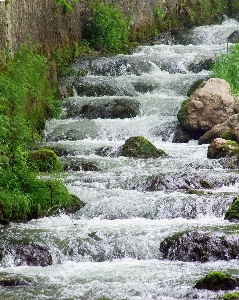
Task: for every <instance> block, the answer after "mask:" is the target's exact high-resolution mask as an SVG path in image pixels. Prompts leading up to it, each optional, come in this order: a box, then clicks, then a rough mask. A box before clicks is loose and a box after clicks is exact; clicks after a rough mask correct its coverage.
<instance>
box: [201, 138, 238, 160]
mask: <svg viewBox="0 0 239 300" xmlns="http://www.w3.org/2000/svg"><path fill="white" fill-rule="evenodd" d="M238 154H239V144H238V143H237V142H234V141H230V140H225V139H222V138H217V139H215V140H214V141H213V142H212V143H211V144H210V145H209V147H208V152H207V157H208V158H221V157H226V156H234V155H236V156H237V155H238Z"/></svg>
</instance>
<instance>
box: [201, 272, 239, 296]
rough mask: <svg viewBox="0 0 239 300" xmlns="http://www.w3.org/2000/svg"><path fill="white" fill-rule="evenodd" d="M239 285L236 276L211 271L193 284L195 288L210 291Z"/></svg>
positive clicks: (232, 288)
mask: <svg viewBox="0 0 239 300" xmlns="http://www.w3.org/2000/svg"><path fill="white" fill-rule="evenodd" d="M238 286H239V280H238V278H235V277H232V276H231V275H229V274H226V273H223V272H218V271H212V272H210V273H208V274H207V275H206V276H204V277H203V278H201V279H200V280H199V281H198V282H197V283H196V285H195V288H197V289H207V290H212V291H219V290H234V289H235V288H237V287H238Z"/></svg>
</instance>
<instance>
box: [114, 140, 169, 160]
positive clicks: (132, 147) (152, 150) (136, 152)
mask: <svg viewBox="0 0 239 300" xmlns="http://www.w3.org/2000/svg"><path fill="white" fill-rule="evenodd" d="M120 155H121V156H127V157H136V158H150V157H154V158H157V157H160V156H167V154H166V153H165V152H164V151H163V150H160V149H157V148H156V147H155V146H154V145H153V144H152V143H151V142H150V141H148V140H147V139H145V138H144V137H142V136H133V137H130V138H129V139H127V140H126V141H125V143H124V145H123V146H122V148H121V150H120Z"/></svg>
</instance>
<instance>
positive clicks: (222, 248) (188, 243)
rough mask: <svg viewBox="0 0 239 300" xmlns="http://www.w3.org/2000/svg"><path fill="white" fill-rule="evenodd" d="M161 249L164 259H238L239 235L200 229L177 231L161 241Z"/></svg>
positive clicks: (202, 260)
mask: <svg viewBox="0 0 239 300" xmlns="http://www.w3.org/2000/svg"><path fill="white" fill-rule="evenodd" d="M160 251H161V252H162V256H163V258H164V259H170V260H180V261H188V262H192V261H199V262H201V263H204V262H207V261H216V260H229V259H236V258H237V256H238V248H237V236H225V235H219V234H214V233H207V232H200V231H192V232H184V233H177V234H175V235H172V236H169V237H167V238H165V239H164V240H163V241H162V242H161V243H160Z"/></svg>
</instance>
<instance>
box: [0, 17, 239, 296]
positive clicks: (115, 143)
mask: <svg viewBox="0 0 239 300" xmlns="http://www.w3.org/2000/svg"><path fill="white" fill-rule="evenodd" d="M238 27H239V23H238V22H236V21H234V20H230V19H227V20H225V21H224V22H223V23H222V24H220V25H213V26H201V27H197V28H193V29H188V30H183V31H179V32H178V33H177V34H175V35H174V36H172V37H171V38H170V41H169V42H168V44H161V42H160V40H158V41H157V40H156V41H155V42H154V44H153V45H144V46H139V47H137V48H136V49H135V50H134V51H133V53H132V54H130V55H122V54H121V55H117V56H114V57H107V58H97V59H91V60H90V61H89V62H88V63H89V64H90V68H89V70H88V73H87V75H86V76H85V77H80V76H78V77H77V78H76V82H75V94H74V96H72V97H69V98H68V99H65V101H64V103H65V104H64V105H65V109H64V112H63V114H62V117H61V118H60V119H58V120H56V119H52V120H49V121H48V122H47V125H46V128H45V137H44V141H43V143H42V145H43V146H46V147H51V148H54V149H66V150H67V151H68V153H69V154H68V155H67V156H65V157H61V160H62V163H63V164H71V165H74V166H77V164H81V163H82V162H84V163H90V164H92V165H94V166H95V168H94V169H89V170H87V171H86V170H83V169H80V168H79V169H78V170H73V171H72V170H69V171H67V172H66V174H65V176H64V182H65V185H66V186H67V188H68V190H69V191H70V192H71V193H72V194H74V195H76V196H78V197H79V198H80V199H81V200H82V201H83V202H84V203H85V206H84V207H83V208H82V209H81V210H79V211H77V212H76V213H75V214H73V215H66V214H64V213H63V212H62V213H61V214H60V215H56V216H53V217H45V218H42V219H38V220H32V221H29V222H27V223H24V224H11V225H10V226H9V227H6V228H4V227H1V228H0V230H1V235H2V238H1V247H0V248H1V249H2V250H1V251H2V252H1V253H2V255H3V256H4V258H3V259H2V261H1V264H0V268H1V272H2V276H4V277H5V278H7V279H9V278H10V279H11V278H18V279H19V280H20V282H21V284H20V285H19V286H9V287H7V288H6V287H5V288H2V289H1V291H0V298H1V299H9V300H15V299H16V298H18V299H21V300H29V299H51V300H53V299H55V300H59V299H64V300H66V299H69V300H70V299H72V300H73V299H74V300H76V299H81V300H92V299H95V300H96V299H98V300H100V299H105V300H110V299H112V300H116V299H117V300H123V299H124V300H126V299H127V300H146V299H147V300H155V299H160V300H161V299H162V300H170V299H172V300H175V299H218V298H219V297H220V296H221V295H222V292H220V291H217V292H215V291H207V290H197V289H194V288H193V286H194V285H195V283H196V281H197V280H198V279H200V278H201V277H202V276H203V275H205V274H206V273H207V272H209V271H211V270H218V271H220V270H221V271H230V273H231V274H233V275H238V272H239V262H238V260H235V259H229V260H209V261H208V262H205V263H200V262H195V261H194V262H193V261H179V260H170V259H167V258H166V259H165V258H164V257H163V254H162V251H161V250H160V243H161V242H162V241H163V240H164V239H165V238H167V237H170V236H172V235H175V234H179V233H182V232H189V231H200V232H201V231H202V232H210V233H215V234H233V233H235V229H236V228H237V226H236V225H235V224H233V223H229V222H228V221H226V220H224V214H225V211H226V209H227V207H228V206H229V205H230V204H231V202H232V200H233V198H234V197H235V196H236V195H238V172H237V170H228V169H225V168H223V167H222V165H221V164H220V163H219V162H218V161H217V160H210V159H208V158H207V147H208V145H198V143H197V141H195V140H191V141H189V142H188V143H185V144H183V143H177V144H176V143H172V137H173V133H174V131H175V128H176V126H177V112H178V110H179V108H180V106H181V104H182V102H183V101H184V100H185V99H186V98H187V92H188V89H189V87H190V86H191V84H192V83H194V82H195V81H196V80H198V79H207V78H209V76H210V70H208V69H207V68H206V64H205V62H206V61H212V60H213V59H214V58H215V55H217V54H221V53H225V52H226V51H227V47H228V44H227V37H228V36H229V35H230V34H231V33H232V32H233V31H235V30H238ZM80 65H81V64H80V62H74V63H73V65H72V67H73V68H74V69H75V70H76V71H77V72H78V71H79V66H80ZM118 100H124V101H126V100H127V101H131V102H130V103H139V113H138V114H137V116H134V117H132V118H124V119H121V118H114V119H112V118H108V117H105V118H99V117H95V118H94V117H86V116H83V115H82V113H77V112H82V108H83V107H84V105H85V107H89V105H91V104H92V103H94V104H95V105H98V106H97V107H102V106H99V105H103V107H105V109H106V110H107V109H108V107H109V106H110V105H111V104H112V103H113V102H114V101H118ZM87 105H88V106H87ZM73 110H74V114H73ZM132 136H143V137H145V138H147V139H148V140H150V141H151V142H152V143H153V144H154V145H155V146H156V147H157V148H159V149H162V150H164V151H165V152H166V153H167V154H168V156H167V157H161V158H149V159H143V158H138V159H135V158H130V157H123V156H119V155H117V153H118V152H117V151H118V149H119V148H120V147H121V146H122V145H123V144H124V142H125V140H126V139H128V138H129V137H132ZM102 149H103V150H102ZM100 152H101V155H100V154H99V153H100ZM204 179H206V180H208V181H210V182H212V183H213V188H212V189H207V188H206V187H202V186H201V187H200V188H199V191H200V193H186V192H185V190H184V189H183V186H184V185H185V182H187V184H188V185H189V186H190V187H191V189H192V190H194V189H196V188H198V186H197V183H198V180H204ZM155 180H158V182H161V184H160V185H158V186H157V188H155V189H153V188H152V189H150V188H149V186H150V183H151V186H152V182H155ZM160 180H161V181H160ZM195 187H196V188H195ZM21 240H25V241H26V240H27V241H29V242H30V243H31V244H33V245H38V246H39V247H40V246H42V247H45V248H46V249H47V250H48V252H47V254H46V255H51V257H52V263H51V264H49V265H47V266H41V265H37V266H31V265H29V264H27V263H19V259H20V258H19V257H20V256H19V255H20V254H19V253H21V252H19V251H20V250H18V249H17V250H14V251H15V252H14V251H13V250H10V249H9V248H8V247H9V245H11V243H13V241H21ZM14 255H15V256H14ZM16 255H18V260H17V259H16Z"/></svg>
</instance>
